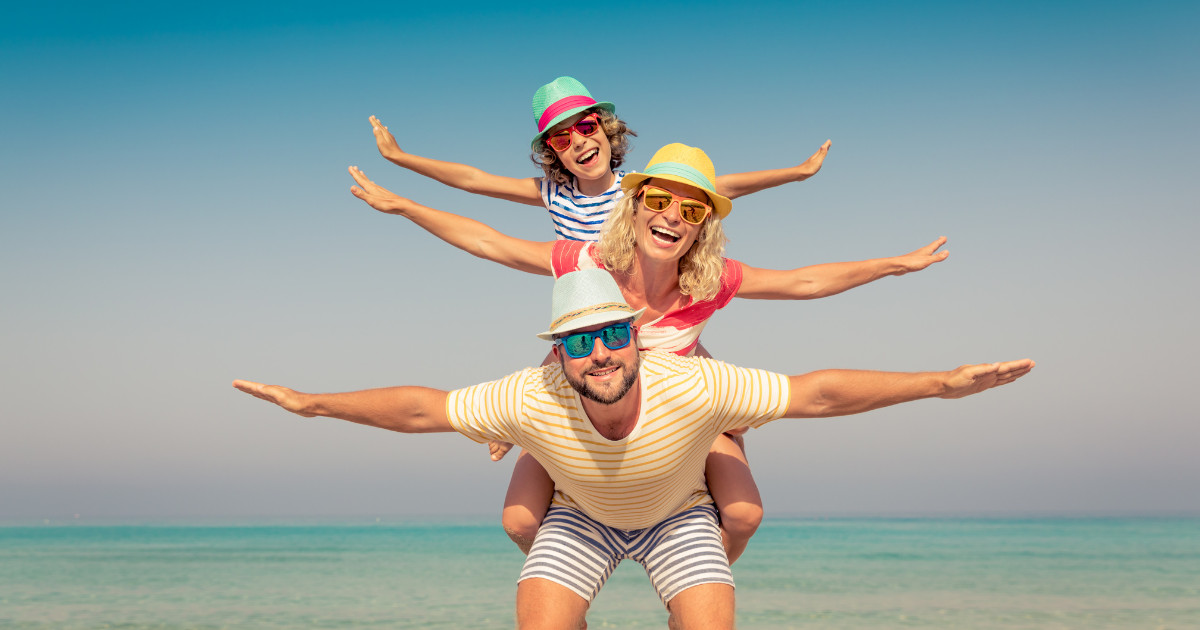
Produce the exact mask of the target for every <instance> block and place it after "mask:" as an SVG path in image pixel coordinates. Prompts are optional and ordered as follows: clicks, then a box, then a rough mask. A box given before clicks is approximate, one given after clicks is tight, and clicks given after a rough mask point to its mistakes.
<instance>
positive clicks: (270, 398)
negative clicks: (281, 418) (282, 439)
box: [233, 381, 316, 418]
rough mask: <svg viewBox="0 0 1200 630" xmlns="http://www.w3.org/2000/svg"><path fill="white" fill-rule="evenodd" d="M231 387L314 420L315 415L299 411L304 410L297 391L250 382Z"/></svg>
mask: <svg viewBox="0 0 1200 630" xmlns="http://www.w3.org/2000/svg"><path fill="white" fill-rule="evenodd" d="M233 386H234V387H236V388H238V389H240V390H242V391H244V392H246V393H247V394H250V395H251V396H254V397H255V398H261V399H263V400H265V401H267V402H270V403H275V404H276V405H279V406H280V407H283V408H284V409H286V410H288V411H290V412H292V413H294V414H297V415H301V416H304V417H305V418H314V417H316V414H311V413H304V412H303V411H301V409H303V408H304V404H303V401H302V399H303V397H304V394H301V393H300V392H298V391H295V390H292V389H288V388H286V387H280V386H278V385H263V384H262V383H254V382H251V381H234V382H233Z"/></svg>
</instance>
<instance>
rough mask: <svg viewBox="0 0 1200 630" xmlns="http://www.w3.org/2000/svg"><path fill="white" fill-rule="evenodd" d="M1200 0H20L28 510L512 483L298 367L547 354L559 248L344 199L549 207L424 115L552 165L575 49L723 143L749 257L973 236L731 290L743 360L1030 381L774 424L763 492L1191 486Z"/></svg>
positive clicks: (10, 376)
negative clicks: (887, 272) (556, 102)
mask: <svg viewBox="0 0 1200 630" xmlns="http://www.w3.org/2000/svg"><path fill="white" fill-rule="evenodd" d="M1198 27H1200V5H1197V4H1196V3H1192V2H1153V1H1152V2H1136V3H1135V2H1105V1H1100V2H1058V3H1041V2H1023V1H1016V2H1013V1H1007V2H982V3H958V2H912V3H883V2H840V3H812V2H792V1H789V2H766V3H752V4H750V5H749V6H743V7H738V8H734V7H730V6H726V3H718V2H661V3H654V4H653V5H651V6H642V7H635V6H633V5H611V6H609V7H608V8H605V7H603V6H599V5H596V4H594V3H588V4H562V3H560V4H556V5H551V6H547V5H545V4H542V3H538V4H534V3H507V4H506V3H486V4H485V3H472V2H462V3H445V4H439V5H437V6H434V4H432V3H407V2H390V3H380V4H372V3H362V4H355V5H347V4H338V5H334V4H332V3H330V4H326V3H313V2H308V3H306V2H299V3H275V4H273V3H254V2H251V3H248V4H242V3H239V4H236V5H235V4H233V3H221V2H217V3H211V2H208V3H187V2H184V3H150V2H140V3H139V2H135V3H122V4H120V6H96V5H95V4H94V3H78V4H76V3H56V2H49V3H24V5H22V6H19V7H15V8H12V7H10V8H8V9H6V18H5V19H4V20H3V21H2V22H0V77H2V78H3V85H4V88H3V98H0V287H3V297H2V298H0V322H2V324H3V325H2V326H0V394H2V396H3V401H4V404H3V407H2V408H0V521H21V520H28V519H72V518H81V519H102V518H115V519H121V518H134V519H138V518H141V519H145V518H208V517H213V518H223V517H293V516H318V517H325V516H329V517H343V516H344V517H351V516H353V517H357V516H387V517H402V518H406V517H432V516H439V517H440V516H484V517H489V518H490V517H493V516H496V517H498V514H499V509H500V506H501V503H502V499H503V496H504V490H505V487H506V485H507V481H508V476H509V474H510V472H511V464H512V462H511V459H512V458H511V457H510V458H509V460H506V461H504V462H501V463H492V462H490V461H488V459H487V456H486V449H485V447H484V446H480V445H476V444H474V443H473V442H470V441H469V440H467V439H465V438H462V437H461V436H457V435H436V436H429V435H417V436H408V435H401V434H396V433H387V432H383V431H381V430H378V429H371V428H367V427H361V426H358V425H353V424H350V423H345V422H341V421H336V420H330V419H303V418H299V417H297V416H293V415H291V414H287V413H285V412H283V411H281V410H279V409H277V408H274V407H272V406H269V405H267V404H266V403H263V402H261V401H258V400H255V399H252V398H250V397H248V396H246V395H244V394H241V393H239V392H237V391H235V390H234V389H232V388H231V387H230V381H232V380H233V379H236V378H243V379H250V380H257V381H264V382H270V383H278V384H282V385H287V386H290V387H294V388H296V389H300V390H303V391H345V390H353V389H362V388H368V387H381V386H388V385H401V384H407V385H426V386H431V387H439V388H445V389H453V388H457V387H462V386H466V385H471V384H475V383H478V382H483V381H487V380H492V379H494V378H498V377H501V376H503V375H506V374H508V373H511V372H513V371H515V370H517V369H520V368H522V367H525V366H528V365H533V364H536V363H538V362H539V361H540V360H541V358H542V357H543V355H544V353H545V350H546V348H545V343H544V342H541V341H539V340H538V339H536V338H535V337H534V335H535V333H537V332H540V331H541V330H544V329H545V326H546V324H547V320H548V318H549V296H550V289H551V283H550V281H549V280H548V279H546V278H543V277H535V276H530V275H525V274H522V273H520V272H516V271H512V270H509V269H505V268H501V267H499V266H497V265H494V264H492V263H488V262H486V261H482V260H478V259H475V258H471V257H470V256H467V255H465V254H463V253H462V252H459V251H458V250H455V249H453V248H451V247H449V246H446V245H444V244H443V243H441V242H440V241H437V240H436V239H434V238H432V237H430V236H429V235H427V234H425V233H424V232H422V231H421V230H420V229H419V228H417V227H416V226H414V225H412V224H411V223H409V222H407V221H406V220H405V219H403V218H400V217H395V216H388V215H384V214H381V213H378V212H375V211H374V210H372V209H370V208H369V207H367V206H366V205H364V204H363V203H362V202H360V201H358V200H357V199H355V198H354V197H352V196H351V195H350V193H349V188H350V186H351V184H352V183H353V182H352V181H351V179H350V177H349V176H348V175H347V173H346V168H347V167H348V166H350V165H358V166H360V167H362V168H363V169H364V170H365V172H366V173H367V175H368V176H370V177H371V178H373V179H374V180H375V181H377V182H378V183H380V184H381V185H383V186H386V187H388V188H390V189H392V190H393V191H395V192H397V193H399V194H401V195H404V196H407V197H410V198H412V199H415V200H417V201H420V202H422V203H425V204H427V205H430V206H433V207H435V208H440V209H444V210H451V211H454V212H459V213H462V214H466V215H468V216H471V217H474V218H477V219H480V220H483V221H485V222H487V223H489V224H491V225H493V226H495V227H496V228H498V229H500V230H501V231H504V232H506V233H509V234H513V235H516V236H521V237H524V238H530V239H545V240H549V239H550V238H552V235H553V232H552V229H551V224H550V221H549V218H548V216H547V215H546V213H545V212H544V210H541V209H538V208H534V207H531V206H523V205H517V204H512V203H509V202H504V201H497V200H493V199H487V198H483V197H477V196H473V195H470V194H468V193H465V192H462V191H458V190H454V189H450V188H447V187H445V186H443V185H441V184H438V183H437V182H434V181H431V180H427V179H424V178H422V177H421V176H419V175H416V174H415V173H412V172H408V171H405V170H403V169H400V168H398V167H396V166H394V165H392V164H390V163H388V162H387V161H385V160H383V159H382V158H381V157H380V156H379V154H378V152H377V151H376V149H375V145H374V142H373V137H372V135H371V129H370V125H369V123H368V122H367V118H368V116H370V115H377V116H379V117H380V118H381V119H382V120H383V121H384V123H385V124H387V125H388V126H389V127H390V128H391V130H392V131H393V132H394V133H395V135H396V137H397V139H398V141H399V143H400V146H401V147H402V148H404V149H405V150H407V151H411V152H413V153H417V154H420V155H426V156H429V157H434V158H438V159H443V160H451V161H456V162H462V163H467V164H471V165H474V166H477V167H480V168H483V169H485V170H487V171H490V172H494V173H500V174H505V175H511V176H518V177H532V176H536V175H538V174H539V171H538V170H537V169H536V168H535V167H534V166H533V165H532V164H531V163H530V162H529V159H528V142H529V139H530V138H531V137H532V135H533V133H534V131H535V127H534V122H533V120H532V114H531V112H530V109H529V102H530V98H531V97H532V95H533V92H534V91H535V90H536V89H537V87H538V86H540V85H542V84H544V83H546V82H548V81H550V80H552V79H554V78H555V77H557V76H561V75H571V76H574V77H576V78H578V79H580V80H581V81H582V82H583V83H584V84H585V85H587V86H588V87H589V89H590V90H591V92H592V94H593V95H594V96H596V97H597V98H598V99H600V100H607V101H612V102H613V103H615V104H616V106H617V112H618V114H620V115H621V117H622V118H623V119H624V120H626V121H627V122H628V123H629V125H630V126H631V127H632V128H633V129H634V130H636V131H637V133H638V137H637V138H636V139H635V142H634V149H633V151H632V153H631V154H630V157H629V161H628V162H627V164H626V166H627V167H628V168H632V169H641V168H644V166H645V164H646V162H647V161H648V160H649V159H650V156H651V155H652V154H653V152H654V150H655V149H657V148H658V147H660V146H662V145H664V144H667V143H669V142H684V143H687V144H690V145H693V146H699V147H701V148H703V149H705V150H706V151H707V152H708V154H709V155H710V156H712V158H713V161H714V162H715V164H716V168H717V171H718V173H726V172H739V171H749V170H759V169H765V168H777V167H783V166H791V165H794V164H797V163H799V162H801V161H803V160H804V159H806V158H807V157H808V156H809V155H811V154H812V152H813V151H815V150H816V148H817V147H818V146H820V144H821V143H822V142H824V141H825V140H826V139H832V140H833V147H832V149H831V151H830V153H829V157H828V159H827V161H826V163H825V167H824V169H823V170H822V171H821V172H820V173H819V174H818V175H817V176H815V177H813V178H812V179H810V180H808V181H805V182H802V183H794V184H789V185H787V186H784V187H781V188H777V189H773V190H769V191H764V192H761V193H757V194H755V195H752V196H749V197H745V198H742V199H738V200H737V201H736V202H735V204H734V212H733V214H732V215H731V217H730V218H729V220H728V221H727V223H726V231H727V233H728V234H729V235H730V237H731V242H730V244H729V246H728V249H727V255H728V256H730V257H731V258H735V259H739V260H744V261H745V262H747V263H748V264H751V265H755V266H759V267H775V268H792V267H799V266H803V265H808V264H816V263H821V262H832V261H841V260H858V259H865V258H875V257H881V256H890V255H897V254H902V253H906V252H908V251H911V250H914V249H916V248H918V247H920V246H922V245H924V244H926V243H928V242H930V241H932V240H933V239H934V238H936V237H938V236H941V235H945V236H947V237H948V238H949V243H948V245H947V249H948V250H949V251H950V257H949V259H948V260H947V261H946V262H944V263H940V264H937V265H935V266H933V267H931V268H929V269H927V270H925V271H922V272H920V273H916V274H909V275H906V276H904V277H899V278H886V279H883V280H881V281H879V282H876V283H873V284H871V285H868V286H865V287H862V288H858V289H855V290H853V291H850V292H848V293H845V294H843V295H839V296H835V297H832V298H827V299H821V300H815V301H807V302H798V303H794V302H764V301H752V300H735V301H734V303H733V304H731V305H730V306H729V307H728V308H726V309H724V310H723V311H722V312H721V313H719V314H718V315H717V316H716V317H715V318H714V319H713V321H712V322H711V323H710V325H709V327H708V328H707V329H706V331H705V333H704V343H705V345H706V346H707V347H708V348H709V349H710V351H711V352H712V353H713V354H714V355H715V356H717V357H718V358H721V359H724V360H726V361H729V362H732V363H735V364H738V365H744V366H749V367H760V368H766V369H771V370H776V371H780V372H785V373H789V374H794V373H803V372H807V371H811V370H816V369H821V368H831V367H839V368H866V369H886V370H906V371H908V370H943V369H950V368H953V367H956V366H958V365H960V364H964V363H981V362H990V361H998V360H1008V359H1017V358H1024V357H1030V358H1033V359H1034V360H1036V361H1037V362H1038V365H1037V368H1036V369H1035V370H1034V371H1033V373H1031V374H1030V375H1029V376H1027V377H1026V378H1024V379H1022V380H1021V381H1020V382H1018V383H1016V384H1014V385H1012V386H1010V387H1006V388H1003V389H1001V390H996V391H991V392H987V393H985V394H983V395H980V396H976V397H973V398H969V399H965V400H957V401H945V400H928V401H919V402H915V403H911V404H906V405H902V406H899V407H893V408H889V409H884V410H878V411H874V412H871V413H868V414H864V415H860V416H854V417H847V418H838V419H830V420H781V421H778V422H776V423H773V424H771V425H768V426H767V427H765V428H763V429H761V430H757V431H753V432H751V433H750V434H749V436H748V437H747V452H748V454H749V458H750V462H751V466H752V469H753V471H754V474H755V478H756V480H757V482H758V484H759V487H760V489H761V490H762V494H763V498H764V502H765V508H766V513H767V516H768V518H770V517H777V516H792V515H795V516H841V515H851V516H853V515H1041V514H1045V515H1052V514H1065V515H1094V514H1197V513H1200V483H1197V480H1200V457H1198V456H1197V445H1198V444H1200V428H1198V427H1197V419H1198V416H1197V413H1196V411H1195V409H1194V390H1195V387H1196V384H1195V383H1194V379H1193V378H1192V377H1190V376H1189V375H1190V374H1192V373H1194V366H1195V360H1196V359H1195V357H1196V356H1197V353H1198V351H1200V334H1198V333H1197V331H1196V326H1195V323H1194V322H1195V319H1196V315H1195V313H1196V312H1197V311H1198V310H1200V309H1198V306H1200V304H1198V298H1197V291H1196V287H1197V283H1196V272H1197V271H1198V270H1200V264H1198V263H1197V262H1196V258H1195V256H1194V252H1195V240H1196V238H1197V236H1200V219H1198V218H1197V215H1198V213H1197V210H1198V209H1200V208H1198V206H1200V202H1198V199H1200V197H1198V196H1197V193H1196V191H1195V186H1194V185H1190V186H1189V185H1186V184H1185V182H1186V181H1194V179H1195V175H1194V173H1195V171H1196V170H1197V169H1198V167H1200V159H1198V158H1197V152H1196V150H1195V147H1196V146H1197V144H1198V143H1200V124H1198V123H1197V116H1196V112H1197V111H1200V39H1197V38H1196V37H1195V33H1196V32H1197V29H1198Z"/></svg>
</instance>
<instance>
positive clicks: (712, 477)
mask: <svg viewBox="0 0 1200 630" xmlns="http://www.w3.org/2000/svg"><path fill="white" fill-rule="evenodd" d="M350 174H351V175H352V176H353V177H354V179H355V181H356V182H357V183H358V186H355V187H352V188H351V192H352V193H353V194H354V195H355V196H356V197H358V198H360V199H362V200H363V201H365V202H367V204H368V205H370V206H371V207H373V208H375V209H376V210H379V211H381V212H386V213H389V214H399V215H402V216H405V217H407V218H408V219H410V220H412V221H413V222H414V223H416V224H418V225H420V226H421V227H423V228H425V229H426V230H428V231H429V232H431V233H432V234H434V235H435V236H437V237H438V238H441V239H442V240H444V241H446V242H448V243H450V244H451V245H454V246H455V247H458V248H459V249H462V250H464V251H466V252H468V253H470V254H473V255H475V256H478V257H480V258H486V259H488V260H492V261H494V262H498V263H500V264H503V265H506V266H509V267H512V268H514V269H520V270H522V271H527V272H530V273H537V274H542V275H551V274H553V275H555V276H558V275H561V274H563V273H567V272H570V271H574V270H576V269H580V268H587V267H601V268H604V269H607V270H608V271H609V272H610V273H612V275H613V278H614V279H615V280H616V281H617V285H618V286H619V287H620V288H621V292H622V294H624V296H625V299H626V301H627V302H628V303H629V305H630V306H632V307H633V308H634V309H642V308H644V309H645V312H643V314H642V315H641V317H639V318H638V320H637V321H636V322H635V324H636V325H637V327H638V338H639V344H640V345H641V347H642V349H660V350H667V351H672V352H677V353H679V354H691V353H693V352H696V351H697V348H698V344H699V336H700V331H701V330H702V329H703V327H704V325H705V324H706V323H707V321H708V318H709V317H711V316H712V314H713V313H715V312H716V310H717V309H720V308H722V307H724V306H725V305H726V304H728V303H729V301H730V300H732V299H733V297H735V296H737V297H744V298H753V299H798V300H799V299H812V298H818V297H826V296H829V295H834V294H836V293H840V292H842V291H845V290H847V289H850V288H853V287H856V286H859V285H862V284H866V283H867V282H871V281H873V280H877V279H879V278H882V277H884V276H889V275H903V274H905V273H908V272H910V271H919V270H921V269H924V268H925V267H928V266H929V265H931V264H933V263H935V262H939V261H941V260H945V258H946V256H947V253H946V252H937V249H938V248H939V247H941V246H942V244H943V243H945V238H939V239H937V240H935V241H934V242H933V243H930V244H929V245H926V246H925V247H922V248H921V249H918V250H916V251H914V252H912V253H909V254H906V255H903V256H897V257H893V258H879V259H873V260H865V261H859V262H846V263H830V264H824V265H814V266H810V267H802V268H799V269H792V270H786V271H785V270H772V269H759V268H755V267H750V266H748V265H743V264H741V263H739V262H737V261H734V260H729V259H726V258H723V257H722V253H723V251H724V246H725V241H726V239H725V233H724V230H723V229H722V227H721V220H722V219H723V218H724V217H726V216H728V214H729V212H730V210H731V209H732V202H731V201H730V200H729V198H727V197H725V196H722V195H720V194H718V193H717V192H716V173H715V170H714V169H713V165H712V161H711V160H709V159H708V156H707V155H705V153H704V152H703V151H701V150H700V149H697V148H694V147H689V146H686V145H682V144H670V145H667V146H665V147H663V148H662V149H659V151H658V152H657V153H655V154H654V157H653V158H651V160H650V163H649V164H648V165H647V166H646V169H645V170H644V171H642V172H641V173H631V174H628V175H626V176H625V177H624V178H623V179H622V182H621V186H622V190H623V191H624V197H623V198H622V199H621V201H620V202H618V203H617V206H616V207H615V208H614V209H613V211H612V214H611V216H610V217H609V218H608V220H607V221H606V222H605V224H604V227H603V229H602V230H601V236H600V240H599V241H598V242H594V243H592V242H576V241H563V240H560V241H548V242H534V241H526V240H523V239H517V238H513V237H510V236H507V235H504V234H501V233H500V232H497V231H496V230H494V229H492V228H490V227H488V226H486V225H484V224H482V223H479V222H478V221H474V220H471V219H467V218H465V217H461V216H458V215H454V214H450V213H447V212H441V211H439V210H434V209H432V208H428V207H426V206H422V205H421V204H418V203H415V202H413V201H411V200H408V199H404V198H402V197H399V196H397V195H395V194H394V193H391V192H389V191H387V190H385V189H383V188H381V187H379V186H377V185H376V184H375V183H374V182H371V181H370V180H369V179H367V177H366V176H365V175H364V174H363V173H362V172H361V171H360V170H359V169H358V168H356V167H351V168H350ZM700 351H701V352H703V350H702V349H700ZM706 476H707V479H708V483H709V491H710V493H711V494H712V496H713V500H714V502H715V503H716V504H717V509H718V511H719V512H720V514H721V523H722V530H723V534H724V537H725V547H726V553H727V554H728V556H729V561H730V562H733V561H734V560H736V559H737V557H738V556H740V555H741V553H742V551H744V550H745V547H746V544H747V543H748V542H749V539H750V536H751V535H752V534H753V533H754V531H755V530H756V529H757V527H758V524H759V522H760V521H761V519H762V500H761V498H760V497H759V494H758V488H757V486H756V485H755V484H754V479H753V477H752V476H751V475H750V470H749V467H748V465H747V464H746V458H745V455H744V454H743V453H742V450H741V449H740V448H739V447H738V446H737V445H736V444H735V443H734V442H733V440H732V439H731V438H729V437H727V436H722V437H721V438H718V440H717V441H716V442H715V443H714V445H713V449H712V451H711V452H710V453H709V458H708V465H707V468H706ZM553 490H554V486H553V482H551V481H550V478H549V476H547V475H546V473H545V471H544V470H542V469H541V466H540V465H539V464H537V462H536V461H535V460H533V458H531V457H526V456H524V454H522V457H521V458H520V459H518V461H517V464H516V467H515V468H514V470H513V480H512V482H511V483H510V485H509V490H508V495H507V497H506V498H505V507H504V515H503V522H504V527H505V531H507V532H508V533H509V536H510V537H512V538H513V540H514V542H516V543H517V545H518V546H521V548H522V549H523V550H525V551H528V545H530V544H532V541H533V537H534V535H535V534H536V532H537V527H538V526H539V525H540V523H541V520H542V517H543V516H544V515H545V512H546V509H547V508H548V506H549V503H550V499H551V496H552V494H553Z"/></svg>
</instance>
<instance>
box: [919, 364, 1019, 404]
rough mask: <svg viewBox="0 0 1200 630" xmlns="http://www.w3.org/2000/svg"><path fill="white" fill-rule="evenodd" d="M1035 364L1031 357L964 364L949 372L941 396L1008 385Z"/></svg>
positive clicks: (971, 392)
mask: <svg viewBox="0 0 1200 630" xmlns="http://www.w3.org/2000/svg"><path fill="white" fill-rule="evenodd" d="M1033 366H1034V362H1033V361H1032V360H1030V359H1021V360H1020V361H1006V362H1004V363H984V364H981V365H964V366H962V367H960V368H958V369H956V370H953V371H951V372H950V373H949V374H948V376H947V377H946V383H945V387H946V389H945V391H944V392H943V393H942V394H941V396H940V397H941V398H963V397H965V396H970V395H971V394H978V393H979V392H982V391H983V390H985V389H991V388H993V387H999V386H1001V385H1008V384H1009V383H1011V382H1013V381H1015V380H1017V379H1019V378H1021V377H1022V376H1025V375H1026V374H1028V373H1029V371H1030V370H1032V369H1033Z"/></svg>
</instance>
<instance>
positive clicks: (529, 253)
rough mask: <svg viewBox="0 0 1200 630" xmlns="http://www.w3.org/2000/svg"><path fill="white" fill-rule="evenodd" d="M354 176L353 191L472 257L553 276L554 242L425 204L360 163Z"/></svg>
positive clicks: (354, 170)
mask: <svg viewBox="0 0 1200 630" xmlns="http://www.w3.org/2000/svg"><path fill="white" fill-rule="evenodd" d="M350 175H351V176H352V177H353V178H354V181H356V182H358V185H357V186H351V187H350V192H351V193H353V194H354V196H355V197H358V198H359V199H362V200H363V201H365V202H367V205H369V206H371V207H372V208H375V209H376V210H378V211H380V212H385V213H387V214H398V215H400V216H403V217H405V218H407V219H408V220H410V221H412V222H413V223H416V224H417V225H419V226H421V227H423V228H425V230H426V231H427V232H429V233H430V234H433V235H434V236H436V237H438V238H440V239H442V240H443V241H446V242H447V243H450V244H451V245H453V246H455V247H457V248H459V249H461V250H463V251H464V252H467V253H468V254H471V255H472V256H478V257H479V258H483V259H485V260H490V261H492V262H497V263H500V264H501V265H504V266H505V267H512V268H513V269H517V270H520V271H525V272H528V273H534V274H539V275H543V276H549V275H552V273H551V272H552V268H551V266H550V260H551V255H552V253H553V251H554V241H545V242H539V241H527V240H525V239H520V238H514V237H511V236H508V235H507V234H502V233H500V232H499V231H497V230H495V229H494V228H492V227H489V226H487V225H484V224H483V223H480V222H479V221H476V220H474V219H468V218H467V217H463V216H459V215H457V214H451V213H449V212H442V211H441V210H434V209H433V208H430V207H428V206H423V205H421V204H419V203H417V202H415V201H413V200H411V199H405V198H404V197H401V196H399V195H397V194H396V193H393V192H392V191H390V190H388V189H386V188H384V187H382V186H380V185H378V184H376V183H375V182H373V181H371V180H369V179H367V176H366V174H364V173H363V172H362V171H361V170H359V169H358V167H357V166H351V167H350Z"/></svg>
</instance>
